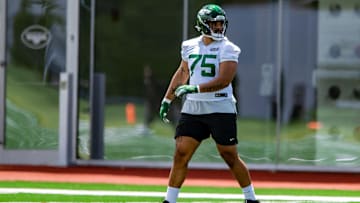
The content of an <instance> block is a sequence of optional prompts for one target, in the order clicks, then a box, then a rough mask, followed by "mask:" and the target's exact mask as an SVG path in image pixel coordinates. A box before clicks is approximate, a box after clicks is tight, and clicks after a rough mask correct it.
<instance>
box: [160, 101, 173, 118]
mask: <svg viewBox="0 0 360 203" xmlns="http://www.w3.org/2000/svg"><path fill="white" fill-rule="evenodd" d="M170 104H171V100H169V99H166V98H164V99H163V100H162V102H161V106H160V112H159V114H160V118H161V120H162V121H164V122H165V123H169V122H170V121H169V120H168V119H167V118H166V116H167V114H168V112H169V109H170Z"/></svg>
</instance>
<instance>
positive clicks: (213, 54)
mask: <svg viewBox="0 0 360 203" xmlns="http://www.w3.org/2000/svg"><path fill="white" fill-rule="evenodd" d="M239 54H240V48H239V47H238V46H236V45H235V44H233V43H232V42H230V41H229V40H228V39H227V38H226V37H225V38H224V39H223V40H221V41H214V42H212V43H210V44H209V45H205V44H204V43H203V42H202V36H199V37H196V38H193V39H190V40H186V41H184V42H183V43H182V47H181V57H182V59H183V60H184V61H186V62H188V67H189V73H190V79H189V84H191V85H198V84H201V83H206V82H208V81H210V80H213V79H214V78H215V77H218V74H219V64H220V63H221V62H224V61H235V62H238V58H239ZM234 101H235V99H234V97H233V89H232V86H231V84H229V85H228V86H227V87H225V88H223V89H221V90H218V91H215V92H203V93H194V94H187V95H186V101H185V104H184V106H183V110H182V112H184V113H192V114H203V113H214V112H219V111H220V112H221V113H222V112H224V113H230V112H232V113H233V112H234V109H233V108H232V107H231V109H229V108H226V106H228V105H229V102H233V103H234ZM221 103H222V104H224V105H219V104H221ZM189 104H191V105H190V106H187V105H189ZM209 105H210V106H209ZM213 106H214V107H215V108H213ZM221 106H225V108H222V107H221ZM220 107H221V108H222V109H219V108H220ZM194 108H195V109H194Z"/></svg>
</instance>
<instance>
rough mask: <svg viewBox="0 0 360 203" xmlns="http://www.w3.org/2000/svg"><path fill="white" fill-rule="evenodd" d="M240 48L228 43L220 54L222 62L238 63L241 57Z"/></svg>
mask: <svg viewBox="0 0 360 203" xmlns="http://www.w3.org/2000/svg"><path fill="white" fill-rule="evenodd" d="M240 52H241V50H240V48H239V47H238V46H236V45H235V44H232V43H226V44H225V45H224V46H223V48H222V50H221V52H220V62H223V61H235V62H238V59H239V55H240Z"/></svg>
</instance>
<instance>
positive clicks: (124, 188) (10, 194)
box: [0, 181, 360, 203]
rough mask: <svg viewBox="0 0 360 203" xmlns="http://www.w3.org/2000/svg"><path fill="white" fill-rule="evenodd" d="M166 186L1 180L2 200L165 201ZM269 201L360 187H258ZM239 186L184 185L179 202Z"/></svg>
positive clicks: (229, 196) (219, 195) (324, 198)
mask: <svg viewBox="0 0 360 203" xmlns="http://www.w3.org/2000/svg"><path fill="white" fill-rule="evenodd" d="M165 190H166V186H139V185H114V184H85V183H52V182H46V183H44V182H22V181H16V182H0V202H161V201H162V198H163V195H164V194H165V193H164V191H165ZM256 193H257V196H258V198H259V199H261V200H262V203H267V202H287V203H290V202H291V203H300V202H303V203H305V202H324V203H325V202H328V203H329V202H360V191H341V190H303V189H302V190H295V189H261V188H258V189H256ZM242 197H243V196H242V194H241V191H240V189H239V188H232V187H193V186H191V187H190V186H184V187H183V188H182V190H181V193H180V198H179V202H241V201H242Z"/></svg>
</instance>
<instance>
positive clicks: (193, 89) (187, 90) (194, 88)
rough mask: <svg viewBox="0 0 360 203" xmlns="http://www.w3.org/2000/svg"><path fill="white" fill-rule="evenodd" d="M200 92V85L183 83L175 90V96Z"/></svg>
mask: <svg viewBox="0 0 360 203" xmlns="http://www.w3.org/2000/svg"><path fill="white" fill-rule="evenodd" d="M198 92H200V87H199V85H181V86H179V87H178V88H176V90H175V96H177V97H181V96H183V95H184V94H191V93H198Z"/></svg>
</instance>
